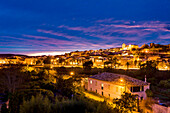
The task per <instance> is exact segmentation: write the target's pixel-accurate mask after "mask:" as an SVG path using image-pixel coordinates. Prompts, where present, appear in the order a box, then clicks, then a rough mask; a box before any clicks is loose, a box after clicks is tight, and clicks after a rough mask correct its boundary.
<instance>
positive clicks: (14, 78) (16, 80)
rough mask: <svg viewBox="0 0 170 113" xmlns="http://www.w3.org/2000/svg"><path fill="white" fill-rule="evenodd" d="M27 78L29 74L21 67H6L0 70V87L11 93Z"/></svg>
mask: <svg viewBox="0 0 170 113" xmlns="http://www.w3.org/2000/svg"><path fill="white" fill-rule="evenodd" d="M26 80H28V76H27V75H26V74H25V73H23V72H21V71H20V68H14V67H11V68H6V69H5V68H4V69H2V70H1V71H0V88H1V89H2V90H7V91H8V92H9V93H14V92H15V90H16V89H17V88H19V87H21V85H22V84H23V83H24V82H25V81H26Z"/></svg>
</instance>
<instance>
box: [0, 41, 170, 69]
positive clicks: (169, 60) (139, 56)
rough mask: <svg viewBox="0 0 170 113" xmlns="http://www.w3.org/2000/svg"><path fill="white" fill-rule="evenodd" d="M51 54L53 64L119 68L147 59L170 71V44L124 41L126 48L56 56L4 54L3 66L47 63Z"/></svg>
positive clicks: (133, 66) (130, 67)
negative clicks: (85, 64)
mask: <svg viewBox="0 0 170 113" xmlns="http://www.w3.org/2000/svg"><path fill="white" fill-rule="evenodd" d="M47 57H50V60H51V61H50V63H49V64H50V66H51V67H62V66H64V67H83V63H84V62H86V61H92V62H93V68H104V67H111V68H115V69H127V68H128V69H139V68H140V66H141V65H142V64H143V63H146V61H154V62H155V63H156V65H157V69H159V70H170V44H168V45H160V44H154V43H150V45H148V44H144V45H142V46H141V47H139V46H138V45H132V44H129V45H126V44H125V43H123V44H122V47H116V48H110V49H99V50H85V51H78V50H77V51H73V52H70V53H65V54H64V55H56V56H26V55H1V56H0V65H1V66H3V65H9V64H21V65H33V66H44V64H46V62H44V61H45V59H47Z"/></svg>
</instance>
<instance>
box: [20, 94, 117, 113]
mask: <svg viewBox="0 0 170 113" xmlns="http://www.w3.org/2000/svg"><path fill="white" fill-rule="evenodd" d="M37 112H40V113H41V112H43V113H87V112H88V113H115V111H114V110H113V108H112V107H111V106H109V105H107V104H106V103H105V102H96V101H93V100H90V99H85V98H82V97H79V98H75V99H71V100H69V99H64V98H63V99H62V100H58V98H56V99H55V100H54V101H53V102H52V101H50V100H49V99H48V98H47V97H44V96H43V95H37V96H33V97H32V98H31V100H24V102H23V104H22V105H21V107H20V113H37Z"/></svg>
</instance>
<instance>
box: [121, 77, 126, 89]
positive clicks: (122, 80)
mask: <svg viewBox="0 0 170 113" xmlns="http://www.w3.org/2000/svg"><path fill="white" fill-rule="evenodd" d="M120 82H124V83H125V92H126V80H125V79H123V78H121V79H120Z"/></svg>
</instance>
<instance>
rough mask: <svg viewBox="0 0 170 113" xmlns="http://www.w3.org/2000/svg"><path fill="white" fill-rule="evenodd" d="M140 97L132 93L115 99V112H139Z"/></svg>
mask: <svg viewBox="0 0 170 113" xmlns="http://www.w3.org/2000/svg"><path fill="white" fill-rule="evenodd" d="M137 97H138V96H137V95H132V94H131V93H124V94H123V95H121V99H118V98H116V99H113V104H116V107H115V110H116V111H117V112H118V113H128V112H132V111H133V110H137V108H138V106H137V102H138V98H137Z"/></svg>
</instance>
